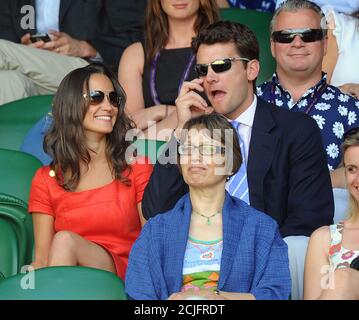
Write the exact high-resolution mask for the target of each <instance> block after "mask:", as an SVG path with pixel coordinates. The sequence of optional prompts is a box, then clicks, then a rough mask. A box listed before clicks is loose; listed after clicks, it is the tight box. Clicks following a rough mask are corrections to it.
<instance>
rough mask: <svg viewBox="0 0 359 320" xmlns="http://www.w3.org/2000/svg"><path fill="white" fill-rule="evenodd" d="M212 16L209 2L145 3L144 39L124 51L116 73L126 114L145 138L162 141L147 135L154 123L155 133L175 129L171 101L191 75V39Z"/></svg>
mask: <svg viewBox="0 0 359 320" xmlns="http://www.w3.org/2000/svg"><path fill="white" fill-rule="evenodd" d="M217 20H218V9H217V6H216V3H215V1H214V0H187V1H184V2H183V1H182V2H181V3H177V2H176V1H171V0H150V1H148V3H147V10H146V23H145V41H144V42H137V43H134V44H132V45H131V46H129V47H128V48H127V49H126V50H125V52H124V54H123V56H122V58H121V61H120V66H119V72H118V77H119V82H120V83H121V85H122V86H123V88H124V89H125V91H126V93H127V95H128V100H127V103H126V112H127V114H128V115H129V116H130V117H131V118H132V119H133V121H134V122H135V123H136V125H137V127H138V128H139V129H141V130H145V133H146V134H147V136H148V137H149V138H152V139H158V140H165V139H166V137H164V136H162V135H157V134H155V135H154V136H150V135H149V133H148V131H147V130H148V126H151V125H153V124H156V127H157V132H158V131H160V130H161V129H173V128H175V127H176V125H177V115H176V112H175V109H176V108H175V99H176V98H177V96H178V93H179V90H180V88H181V86H182V84H183V82H184V81H189V80H192V79H194V78H195V77H196V73H195V71H194V65H195V56H194V54H193V53H192V49H191V40H192V37H194V36H195V35H196V34H197V33H198V32H199V31H200V30H201V29H203V28H204V27H206V26H207V25H209V24H210V23H212V22H215V21H217Z"/></svg>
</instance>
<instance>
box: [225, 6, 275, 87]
mask: <svg viewBox="0 0 359 320" xmlns="http://www.w3.org/2000/svg"><path fill="white" fill-rule="evenodd" d="M220 14H221V19H222V20H229V21H234V22H239V23H242V24H244V25H246V26H248V27H249V28H250V29H251V30H252V31H253V32H254V34H255V35H256V37H257V39H258V42H259V48H260V54H259V62H260V73H259V76H258V78H257V85H259V84H261V83H263V82H264V81H266V80H268V79H270V78H271V76H272V74H273V72H274V71H275V65H276V64H275V60H274V59H273V57H272V54H271V51H270V41H269V24H270V21H271V19H272V14H271V13H268V12H259V11H255V10H243V9H238V8H228V9H221V10H220Z"/></svg>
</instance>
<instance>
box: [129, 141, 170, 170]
mask: <svg viewBox="0 0 359 320" xmlns="http://www.w3.org/2000/svg"><path fill="white" fill-rule="evenodd" d="M165 145H166V142H165V141H160V140H148V139H137V140H136V141H135V142H134V143H133V146H134V147H136V148H137V152H138V154H139V155H145V156H147V157H149V158H150V160H151V163H153V164H155V163H156V160H157V158H158V156H159V155H160V154H161V153H162V150H163V149H164V147H165Z"/></svg>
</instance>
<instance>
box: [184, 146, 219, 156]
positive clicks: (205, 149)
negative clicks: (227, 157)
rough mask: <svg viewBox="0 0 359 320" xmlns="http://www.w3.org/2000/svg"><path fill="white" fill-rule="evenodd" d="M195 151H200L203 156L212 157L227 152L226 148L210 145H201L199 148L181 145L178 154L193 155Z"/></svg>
mask: <svg viewBox="0 0 359 320" xmlns="http://www.w3.org/2000/svg"><path fill="white" fill-rule="evenodd" d="M195 149H198V151H199V153H200V154H201V155H202V156H212V155H215V154H217V153H224V152H225V150H226V148H225V147H221V146H214V145H210V144H201V145H199V146H193V145H188V144H181V145H179V146H178V153H179V154H180V155H191V154H192V153H193V152H194V150H195Z"/></svg>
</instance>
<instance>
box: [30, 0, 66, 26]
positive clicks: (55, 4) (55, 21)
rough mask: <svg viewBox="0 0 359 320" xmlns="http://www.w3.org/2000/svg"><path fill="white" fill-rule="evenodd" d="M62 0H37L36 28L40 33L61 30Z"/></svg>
mask: <svg viewBox="0 0 359 320" xmlns="http://www.w3.org/2000/svg"><path fill="white" fill-rule="evenodd" d="M60 2H61V1H60V0H36V2H35V8H36V29H37V32H38V33H48V31H49V30H55V31H59V30H60V29H59V16H60Z"/></svg>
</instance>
